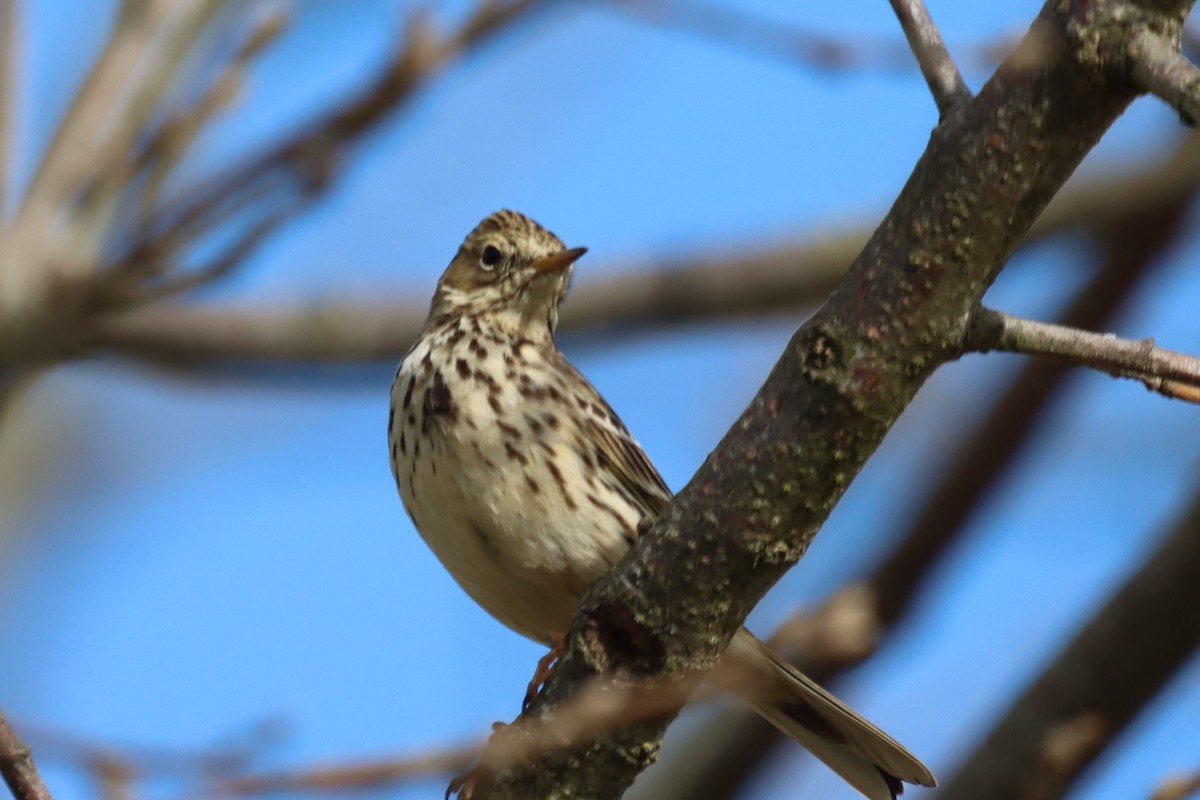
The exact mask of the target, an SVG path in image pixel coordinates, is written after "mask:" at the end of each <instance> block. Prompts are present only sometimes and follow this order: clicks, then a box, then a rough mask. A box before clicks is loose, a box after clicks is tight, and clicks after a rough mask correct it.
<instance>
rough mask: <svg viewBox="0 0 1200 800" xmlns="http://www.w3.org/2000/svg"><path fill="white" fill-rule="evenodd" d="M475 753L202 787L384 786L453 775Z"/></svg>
mask: <svg viewBox="0 0 1200 800" xmlns="http://www.w3.org/2000/svg"><path fill="white" fill-rule="evenodd" d="M479 753H480V745H468V746H465V747H446V748H440V749H437V750H433V751H431V752H429V753H425V754H420V755H415V756H404V757H400V758H384V759H379V760H375V761H363V762H360V763H356V764H343V765H331V766H327V767H317V768H313V769H303V770H296V771H292V772H282V771H281V772H271V773H263V774H258V775H244V776H240V777H236V778H228V779H226V780H220V781H217V782H215V783H214V784H213V785H212V786H211V787H205V789H206V791H205V796H211V797H250V796H253V795H260V794H278V793H281V792H294V793H300V792H316V793H327V792H331V791H339V790H340V791H348V790H354V791H360V790H368V789H380V788H387V787H392V786H395V785H397V784H400V783H405V782H407V781H414V780H420V779H422V778H436V777H440V776H443V775H453V774H455V773H457V772H460V771H462V770H464V769H466V768H467V767H469V766H470V765H471V763H472V762H473V761H474V760H475V759H476V758H478V757H479Z"/></svg>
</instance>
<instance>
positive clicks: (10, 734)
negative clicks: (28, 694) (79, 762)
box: [0, 712, 51, 800]
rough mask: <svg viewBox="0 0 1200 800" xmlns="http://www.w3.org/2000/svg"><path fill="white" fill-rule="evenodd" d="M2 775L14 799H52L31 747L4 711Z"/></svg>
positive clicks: (0, 721)
mask: <svg viewBox="0 0 1200 800" xmlns="http://www.w3.org/2000/svg"><path fill="white" fill-rule="evenodd" d="M0 776H2V777H3V778H4V782H5V783H6V784H7V785H8V790H9V791H10V792H12V796H13V800H51V798H50V791H49V790H48V789H47V788H46V784H45V783H43V782H42V776H41V775H39V774H38V771H37V767H36V766H35V765H34V763H33V755H32V754H31V753H30V751H29V747H28V746H26V744H25V743H24V742H22V741H21V740H20V739H19V738H18V737H17V734H16V733H15V732H14V731H13V729H12V727H11V726H10V725H9V724H8V720H7V719H5V718H4V713H3V712H0Z"/></svg>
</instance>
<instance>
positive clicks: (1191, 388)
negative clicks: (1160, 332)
mask: <svg viewBox="0 0 1200 800" xmlns="http://www.w3.org/2000/svg"><path fill="white" fill-rule="evenodd" d="M966 347H967V350H968V351H974V352H980V353H986V352H988V351H991V350H997V351H1001V352H1009V353H1025V354H1027V355H1034V356H1047V357H1050V358H1054V359H1057V360H1059V361H1063V362H1065V363H1068V364H1072V365H1075V366H1081V367H1091V368H1092V369H1098V370H1100V371H1102V372H1106V373H1108V374H1109V375H1112V376H1114V377H1120V378H1132V379H1134V380H1139V381H1141V382H1142V383H1144V384H1145V385H1146V388H1148V389H1150V390H1151V391H1154V392H1158V393H1159V394H1162V395H1166V396H1167V397H1174V398H1178V399H1180V400H1187V401H1188V402H1191V403H1200V358H1196V357H1195V356H1190V355H1187V354H1185V353H1178V352H1175V351H1174V350H1167V349H1165V348H1162V347H1158V346H1156V345H1155V344H1154V340H1153V339H1142V340H1140V341H1135V340H1131V339H1120V338H1118V337H1116V336H1114V335H1112V334H1103V333H1092V332H1090V331H1082V330H1079V329H1077V328H1069V327H1066V326H1063V325H1055V324H1053V323H1048V322H1038V321H1036V320H1030V319H1023V318H1021V317H1014V316H1012V315H1010V314H1006V313H1004V312H1003V311H996V310H994V309H990V308H984V307H982V306H981V307H979V308H978V309H977V310H976V311H975V312H974V313H973V314H972V315H971V319H970V323H969V327H968V333H967V342H966Z"/></svg>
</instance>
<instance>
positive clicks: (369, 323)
mask: <svg viewBox="0 0 1200 800" xmlns="http://www.w3.org/2000/svg"><path fill="white" fill-rule="evenodd" d="M1198 181H1200V136H1197V135H1189V136H1188V137H1186V138H1185V139H1184V141H1183V144H1182V145H1181V146H1180V147H1179V148H1177V149H1176V151H1175V152H1174V153H1173V154H1172V156H1171V157H1170V158H1168V159H1165V160H1163V161H1161V162H1159V163H1155V164H1153V165H1150V166H1146V167H1141V168H1139V169H1133V170H1128V171H1126V172H1122V173H1119V174H1116V175H1107V176H1100V177H1094V178H1090V179H1086V180H1082V181H1079V182H1076V183H1073V184H1072V187H1073V188H1068V189H1066V190H1064V191H1063V192H1062V193H1061V194H1059V195H1058V196H1057V197H1055V199H1054V200H1053V201H1052V202H1051V204H1050V206H1049V207H1048V208H1047V209H1046V211H1045V212H1044V213H1043V214H1042V215H1041V216H1040V217H1039V218H1038V221H1037V223H1035V224H1034V226H1033V228H1032V229H1031V230H1030V232H1029V235H1028V236H1027V237H1026V242H1032V241H1038V240H1041V239H1044V238H1046V237H1049V236H1053V235H1055V234H1058V233H1061V232H1063V231H1068V230H1078V229H1080V228H1084V229H1086V230H1096V231H1111V230H1112V229H1113V228H1114V226H1121V225H1123V220H1125V219H1127V218H1128V217H1129V215H1130V213H1131V212H1134V211H1136V210H1137V209H1141V208H1147V209H1157V208H1164V207H1169V206H1170V205H1172V204H1174V203H1176V202H1178V201H1181V200H1184V199H1187V198H1190V197H1191V196H1192V193H1193V192H1194V190H1195V186H1196V184H1197V182H1198ZM846 230H847V232H846V233H844V234H840V235H837V236H833V237H828V238H824V237H823V238H816V239H811V240H807V241H800V242H781V243H780V244H778V245H775V246H773V247H769V248H765V249H763V250H762V251H761V252H759V253H757V254H751V255H749V256H747V255H746V254H745V253H744V252H743V251H744V250H745V247H744V246H743V247H734V246H729V247H727V248H725V249H726V254H721V255H717V256H715V257H713V256H690V255H683V256H677V257H675V258H672V259H669V260H665V261H664V262H663V263H661V264H658V265H643V266H642V267H639V268H634V267H630V266H629V265H626V266H624V267H622V266H614V267H603V266H602V267H594V268H593V267H589V266H587V265H586V264H584V265H583V266H581V267H580V269H582V270H583V271H584V278H583V280H582V281H581V282H580V283H579V285H578V286H577V287H576V288H575V289H574V290H573V291H572V294H571V295H570V297H569V298H568V300H567V304H566V305H565V306H564V308H563V316H562V329H563V330H564V331H572V330H576V331H577V330H581V329H582V330H586V331H590V332H593V333H594V332H597V331H599V332H605V331H619V332H620V333H621V334H622V335H630V334H633V333H636V332H638V331H641V330H645V329H648V328H654V327H660V326H663V325H670V324H683V323H690V322H696V321H700V320H707V319H723V318H729V317H734V318H736V317H739V316H759V315H761V314H763V313H769V312H771V311H777V310H785V309H794V308H799V307H803V306H805V305H811V304H815V303H817V302H820V301H821V300H823V299H825V298H826V297H828V295H829V293H830V292H831V291H832V290H833V288H834V287H835V286H836V285H837V281H838V279H839V278H841V276H842V275H844V274H845V271H846V265H848V264H849V263H850V262H851V261H853V260H854V256H855V255H856V254H857V253H858V252H859V251H860V250H861V249H862V247H863V245H864V244H865V243H866V241H867V238H868V237H869V235H870V234H869V232H868V231H866V230H859V229H854V228H852V227H850V226H846ZM711 249H712V248H708V250H711ZM589 272H590V273H592V274H598V275H615V277H612V278H606V279H604V280H602V281H598V282H588V280H587V274H588V273H589ZM426 311H427V307H426V304H425V302H424V301H423V300H422V301H421V302H419V303H415V302H413V301H412V299H411V298H410V297H408V296H406V294H405V293H403V292H401V291H400V290H398V289H397V290H391V291H380V292H374V293H372V295H371V296H370V297H343V298H325V299H321V298H317V299H314V300H313V301H311V302H310V303H307V304H305V305H302V306H279V307H261V306H245V307H240V308H239V307H238V306H236V305H215V304H213V305H201V304H187V305H172V306H167V307H163V306H151V307H147V308H142V309H137V310H134V311H129V312H125V313H120V314H114V315H109V316H107V317H105V318H103V319H102V320H100V321H99V322H98V323H97V325H96V326H95V327H94V328H92V329H91V330H90V331H89V330H85V331H84V334H85V335H86V337H87V338H86V340H85V341H84V342H82V343H80V344H81V345H86V346H89V347H96V348H101V349H108V350H113V351H116V352H117V353H120V354H124V355H131V356H134V357H138V358H146V359H152V360H160V361H169V362H172V363H175V364H194V362H196V361H199V360H211V359H251V360H258V359H271V360H283V361H353V360H368V359H395V358H398V357H399V356H400V355H402V354H403V353H404V351H405V350H407V349H408V346H409V345H410V344H411V343H412V340H413V338H414V337H415V336H416V334H417V332H418V331H419V330H420V326H421V324H422V322H423V321H424V319H425V314H426Z"/></svg>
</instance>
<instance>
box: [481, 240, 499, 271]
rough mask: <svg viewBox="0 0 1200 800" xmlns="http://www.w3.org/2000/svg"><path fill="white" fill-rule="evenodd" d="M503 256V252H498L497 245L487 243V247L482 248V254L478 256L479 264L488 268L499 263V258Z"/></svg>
mask: <svg viewBox="0 0 1200 800" xmlns="http://www.w3.org/2000/svg"><path fill="white" fill-rule="evenodd" d="M503 257H504V254H503V253H501V252H500V249H499V248H498V247H494V246H492V245H490V244H489V245H488V246H487V247H485V248H483V255H481V256H480V257H479V266H481V267H483V268H484V269H488V270H490V269H492V268H494V267H495V266H496V265H497V264H499V263H500V259H501V258H503Z"/></svg>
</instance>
